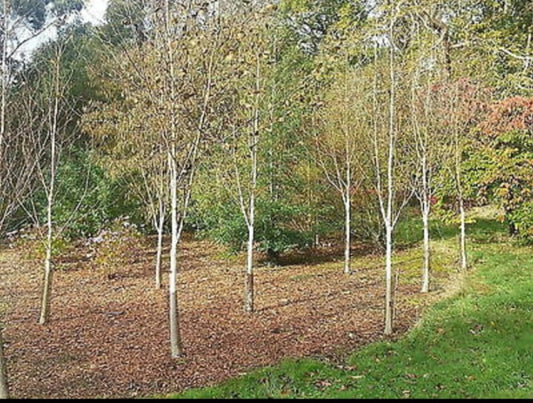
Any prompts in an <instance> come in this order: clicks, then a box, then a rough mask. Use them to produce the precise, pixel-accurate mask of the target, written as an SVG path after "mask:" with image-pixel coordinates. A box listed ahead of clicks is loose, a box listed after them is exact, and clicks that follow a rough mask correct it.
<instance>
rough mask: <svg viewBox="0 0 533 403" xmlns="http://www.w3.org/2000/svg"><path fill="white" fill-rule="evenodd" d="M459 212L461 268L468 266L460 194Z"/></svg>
mask: <svg viewBox="0 0 533 403" xmlns="http://www.w3.org/2000/svg"><path fill="white" fill-rule="evenodd" d="M459 214H460V215H461V269H463V270H466V269H467V268H468V261H467V256H466V214H465V206H464V200H463V197H462V195H459Z"/></svg>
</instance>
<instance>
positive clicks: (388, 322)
mask: <svg viewBox="0 0 533 403" xmlns="http://www.w3.org/2000/svg"><path fill="white" fill-rule="evenodd" d="M392 288H393V285H392V226H391V225H386V230H385V331H384V334H385V335H389V334H392V315H393V309H394V307H393V296H392Z"/></svg>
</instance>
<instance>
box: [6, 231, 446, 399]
mask: <svg viewBox="0 0 533 403" xmlns="http://www.w3.org/2000/svg"><path fill="white" fill-rule="evenodd" d="M151 241H153V240H148V239H144V240H143V241H142V242H139V243H138V245H141V246H142V247H139V246H138V245H137V246H135V248H134V249H132V250H130V251H129V252H128V253H126V254H125V255H124V256H119V257H120V259H119V257H117V256H118V255H117V254H115V255H113V256H114V257H113V259H119V260H118V261H115V262H114V264H113V265H112V267H113V270H112V271H110V270H109V267H108V266H109V265H108V263H109V262H108V261H107V263H106V260H105V259H100V260H98V259H95V258H94V251H92V250H91V249H90V248H89V247H88V246H87V245H83V244H80V245H78V247H77V248H76V249H74V250H71V251H70V253H69V256H67V257H64V258H63V260H60V259H59V260H60V261H61V262H62V263H61V265H59V264H58V268H57V271H56V274H55V278H54V289H53V300H52V315H51V321H50V323H49V324H47V325H45V326H40V325H38V324H37V319H38V311H39V299H40V284H41V280H42V267H41V264H40V263H39V261H37V260H35V259H30V258H29V256H27V255H28V253H27V252H28V250H26V249H25V248H28V246H27V245H26V246H24V244H22V246H21V245H19V246H18V247H15V248H9V247H4V248H3V249H2V250H1V253H0V276H1V277H0V301H2V303H3V305H2V307H3V310H4V312H3V315H2V322H3V323H4V324H5V330H4V340H5V355H6V359H7V366H8V373H9V382H10V392H11V395H12V396H13V397H15V398H90V397H101V398H110V397H134V396H147V395H150V394H164V393H169V392H177V391H181V390H184V389H186V388H191V387H198V386H206V385H213V384H217V383H220V382H222V381H224V380H227V379H228V378H231V377H235V376H238V375H242V374H243V373H247V372H249V371H251V370H253V369H254V368H257V367H261V366H265V365H272V364H275V363H278V362H280V361H281V360H282V359H284V358H287V357H295V358H297V357H323V358H324V359H327V360H330V361H333V362H340V360H341V359H342V357H343V356H344V355H345V353H347V352H349V351H353V350H354V349H355V348H357V347H361V346H363V345H365V344H368V343H369V342H372V341H376V340H380V339H382V330H383V326H382V322H383V296H384V285H383V269H382V258H381V257H379V256H373V255H371V254H369V255H366V256H362V255H361V253H360V251H357V250H354V253H355V254H356V255H357V254H359V255H358V256H357V257H356V259H355V261H354V268H356V273H355V274H354V275H351V276H346V275H344V274H343V273H342V261H341V260H340V259H341V256H342V251H340V250H331V249H323V250H320V251H315V252H313V253H311V252H309V254H308V255H307V256H304V259H303V260H302V255H294V256H292V258H288V259H287V262H288V263H290V264H286V265H283V266H276V267H268V266H266V265H263V266H261V265H260V266H259V267H258V269H257V272H256V308H257V312H255V313H254V314H246V313H245V312H243V303H242V289H243V275H242V273H243V271H242V267H243V259H242V258H243V257H242V256H240V257H238V258H236V259H226V258H223V254H222V253H221V250H220V249H219V248H217V247H215V246H213V245H212V244H209V243H208V242H205V241H197V240H194V239H186V240H185V242H184V244H183V249H182V251H181V255H180V264H181V268H180V270H181V271H180V275H179V287H178V290H179V297H178V298H179V309H180V313H181V331H182V338H183V342H184V350H185V354H186V355H185V357H183V359H181V360H178V361H175V360H172V359H171V358H170V354H169V342H168V324H167V323H168V313H167V312H168V311H167V306H168V301H167V293H166V288H165V286H166V285H167V284H166V282H167V281H168V278H165V282H164V287H163V289H161V290H156V289H154V286H153V248H152V247H150V246H149V245H150V243H151ZM440 256H449V255H447V254H445V253H443V254H439V253H436V256H435V257H436V264H435V267H436V270H435V289H436V291H433V292H432V293H430V294H428V295H425V296H424V295H420V294H419V293H418V290H419V276H420V253H419V250H418V248H416V249H411V250H410V249H407V250H405V251H403V252H400V253H398V255H397V257H396V259H397V267H401V268H402V270H401V271H399V272H398V275H399V277H398V280H399V282H398V287H397V297H396V298H397V306H398V309H397V311H396V317H395V324H396V325H395V334H394V336H393V337H397V336H398V335H400V334H403V333H404V332H405V331H406V330H408V329H409V328H410V327H412V326H413V325H414V324H415V323H416V321H417V320H418V318H419V316H420V312H421V307H422V306H423V305H425V304H426V303H427V302H428V301H430V300H432V299H434V298H435V297H436V296H438V295H439V294H440V293H441V292H442V290H443V287H442V285H443V284H444V283H445V281H446V279H447V278H448V274H447V273H448V272H449V271H450V270H449V268H450V267H452V266H453V264H452V261H451V260H450V259H448V258H446V259H443V258H441V257H440ZM109 259H111V258H109ZM439 259H440V260H439ZM98 262H100V263H99V264H97V263H98ZM0 309H1V308H0Z"/></svg>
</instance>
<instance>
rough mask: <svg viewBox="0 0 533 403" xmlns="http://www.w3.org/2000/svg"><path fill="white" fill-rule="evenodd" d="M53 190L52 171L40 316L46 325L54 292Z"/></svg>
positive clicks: (42, 323)
mask: <svg viewBox="0 0 533 403" xmlns="http://www.w3.org/2000/svg"><path fill="white" fill-rule="evenodd" d="M53 190H54V174H53V173H52V178H51V185H50V190H49V194H48V207H47V227H48V233H47V236H46V257H45V259H44V281H43V294H42V299H41V314H40V316H39V324H41V325H44V324H46V323H47V322H48V319H49V317H50V299H51V298H50V296H51V294H52V279H53V267H52V203H53Z"/></svg>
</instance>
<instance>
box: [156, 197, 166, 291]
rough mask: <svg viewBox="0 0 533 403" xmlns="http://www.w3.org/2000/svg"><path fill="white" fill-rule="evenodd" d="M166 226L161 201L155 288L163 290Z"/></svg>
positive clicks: (160, 201)
mask: <svg viewBox="0 0 533 403" xmlns="http://www.w3.org/2000/svg"><path fill="white" fill-rule="evenodd" d="M164 225H165V209H164V207H163V201H162V200H159V223H158V225H157V252H156V257H155V288H157V289H159V288H161V276H162V273H161V256H162V254H163V227H164Z"/></svg>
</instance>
